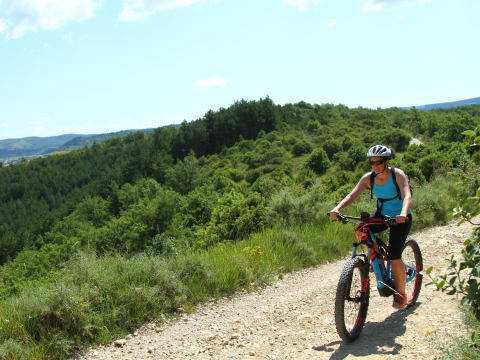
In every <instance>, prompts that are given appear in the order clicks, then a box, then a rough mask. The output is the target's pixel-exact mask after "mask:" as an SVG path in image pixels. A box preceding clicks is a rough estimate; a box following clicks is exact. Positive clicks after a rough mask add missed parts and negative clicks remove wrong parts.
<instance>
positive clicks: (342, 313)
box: [335, 257, 370, 342]
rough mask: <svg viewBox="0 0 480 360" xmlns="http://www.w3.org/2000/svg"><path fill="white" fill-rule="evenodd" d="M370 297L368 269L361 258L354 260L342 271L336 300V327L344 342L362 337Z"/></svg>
mask: <svg viewBox="0 0 480 360" xmlns="http://www.w3.org/2000/svg"><path fill="white" fill-rule="evenodd" d="M369 296H370V284H369V280H368V267H367V266H366V264H365V262H364V261H363V260H362V259H361V258H359V257H355V258H352V259H350V260H349V261H348V262H347V263H346V264H345V266H344V268H343V270H342V274H341V275H340V280H339V281H338V286H337V294H336V298H335V325H336V327H337V332H338V335H340V337H341V338H342V340H343V341H345V342H352V341H354V340H355V339H356V338H357V337H358V336H359V335H360V332H361V331H362V328H363V325H364V324H365V319H366V317H367V310H368V302H369Z"/></svg>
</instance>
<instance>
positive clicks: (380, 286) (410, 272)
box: [346, 216, 417, 296]
mask: <svg viewBox="0 0 480 360" xmlns="http://www.w3.org/2000/svg"><path fill="white" fill-rule="evenodd" d="M346 218H351V219H354V220H360V221H361V222H360V223H359V224H358V225H357V227H356V231H355V234H357V233H361V241H358V240H357V239H356V238H355V237H354V242H353V247H352V258H354V257H356V256H358V257H363V258H364V260H365V264H366V266H368V267H370V264H371V265H372V268H373V272H374V274H375V280H376V282H377V290H378V291H379V293H380V295H381V296H390V295H392V294H393V293H394V292H396V288H395V279H394V277H393V273H392V271H391V264H390V260H388V259H386V258H385V256H384V255H386V254H381V253H380V251H377V250H376V248H378V249H380V246H382V247H384V246H386V245H385V244H384V243H383V242H382V241H381V240H380V239H378V238H377V237H376V236H375V234H374V233H373V232H372V230H371V229H370V226H371V225H380V224H384V225H386V226H388V227H389V226H390V225H392V224H393V220H391V219H390V220H387V221H384V220H382V219H378V220H377V219H375V220H373V221H370V222H369V221H365V219H364V218H355V217H349V216H348V217H347V216H346ZM354 236H355V235H354ZM360 245H366V246H367V247H368V250H367V255H365V254H357V247H358V246H360ZM376 245H377V246H376ZM375 259H379V260H380V261H374V260H375ZM404 265H405V269H406V273H407V277H406V282H410V281H412V280H414V279H415V277H416V275H417V269H415V268H414V267H412V266H410V265H408V264H404Z"/></svg>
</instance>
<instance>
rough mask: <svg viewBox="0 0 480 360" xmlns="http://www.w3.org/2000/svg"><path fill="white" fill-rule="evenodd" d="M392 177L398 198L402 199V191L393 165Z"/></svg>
mask: <svg viewBox="0 0 480 360" xmlns="http://www.w3.org/2000/svg"><path fill="white" fill-rule="evenodd" d="M392 178H393V184H394V185H395V189H397V194H398V198H399V199H400V200H402V193H401V192H400V187H399V186H398V184H397V176H396V175H395V166H392Z"/></svg>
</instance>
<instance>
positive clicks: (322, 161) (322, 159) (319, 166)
mask: <svg viewBox="0 0 480 360" xmlns="http://www.w3.org/2000/svg"><path fill="white" fill-rule="evenodd" d="M305 166H306V167H308V168H310V169H312V170H313V171H314V172H315V173H316V174H318V175H322V174H324V173H325V172H326V171H327V169H328V168H329V167H330V160H328V156H327V153H326V152H325V150H323V149H322V148H318V149H315V150H313V152H312V153H311V154H310V156H309V157H308V158H307V159H306V161H305Z"/></svg>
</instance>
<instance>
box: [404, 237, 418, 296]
mask: <svg viewBox="0 0 480 360" xmlns="http://www.w3.org/2000/svg"><path fill="white" fill-rule="evenodd" d="M402 260H403V263H404V264H405V271H406V275H407V278H406V280H407V282H406V284H405V293H406V295H407V302H408V304H411V303H414V302H415V300H416V297H417V294H418V290H419V288H420V281H421V273H420V272H421V270H422V269H421V264H420V261H419V259H418V258H417V256H416V254H415V252H414V250H413V248H412V247H411V246H410V245H407V246H406V247H405V249H404V250H403V253H402Z"/></svg>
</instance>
